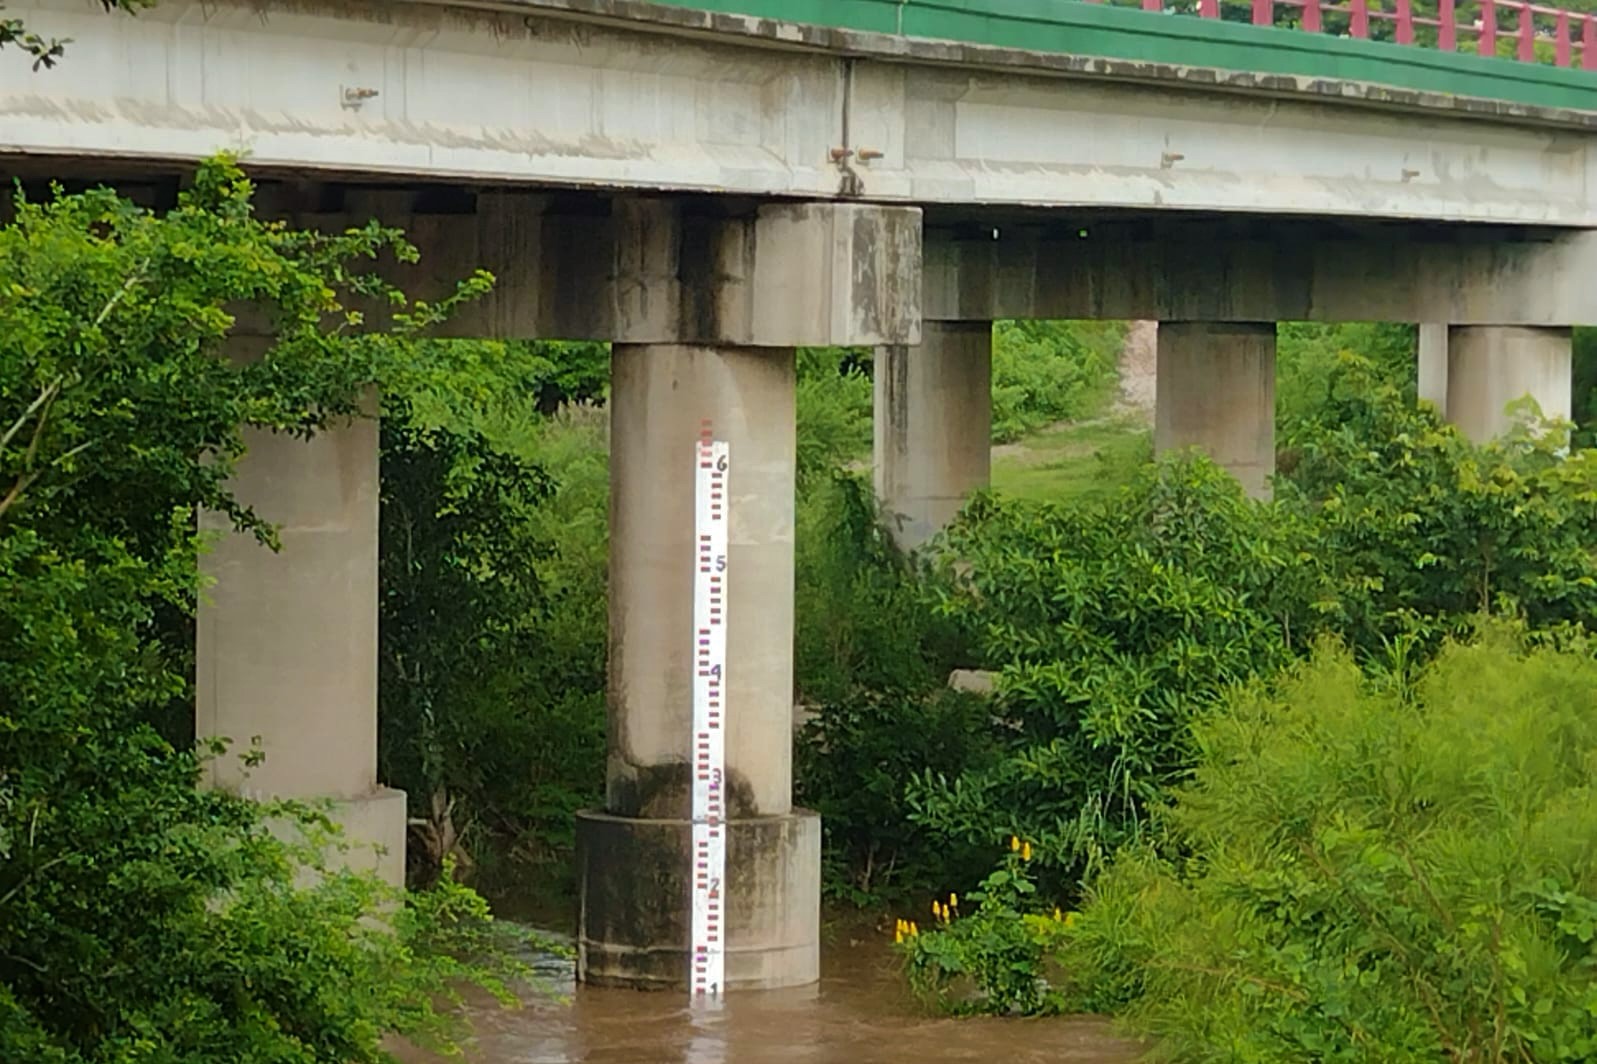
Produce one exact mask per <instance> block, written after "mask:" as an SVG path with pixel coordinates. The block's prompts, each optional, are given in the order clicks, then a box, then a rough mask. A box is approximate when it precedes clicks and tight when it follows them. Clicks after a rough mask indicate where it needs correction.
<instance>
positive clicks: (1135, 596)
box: [910, 456, 1322, 887]
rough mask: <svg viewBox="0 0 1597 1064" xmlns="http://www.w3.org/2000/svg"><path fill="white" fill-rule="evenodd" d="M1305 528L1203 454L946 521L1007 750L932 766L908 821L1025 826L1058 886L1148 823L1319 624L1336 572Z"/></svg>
mask: <svg viewBox="0 0 1597 1064" xmlns="http://www.w3.org/2000/svg"><path fill="white" fill-rule="evenodd" d="M1302 542H1303V537H1302V534H1301V530H1300V529H1299V527H1298V525H1297V523H1296V522H1295V521H1294V520H1292V515H1290V514H1288V513H1285V512H1284V511H1281V510H1278V509H1275V508H1272V507H1268V506H1260V505H1258V504H1256V503H1254V502H1252V501H1250V500H1248V499H1246V498H1245V497H1244V496H1243V495H1242V492H1241V489H1240V487H1239V486H1238V485H1237V483H1236V481H1235V480H1233V479H1232V478H1231V477H1230V476H1228V475H1227V474H1226V473H1225V472H1223V471H1222V470H1220V469H1218V468H1216V467H1215V466H1213V465H1212V464H1210V463H1208V462H1207V461H1206V460H1204V459H1201V458H1196V457H1193V458H1189V457H1187V456H1175V457H1172V458H1166V459H1164V460H1162V461H1160V462H1159V463H1157V464H1155V465H1154V466H1151V467H1149V469H1148V470H1147V471H1146V472H1145V473H1143V474H1142V475H1141V476H1140V477H1139V479H1138V480H1137V481H1136V483H1135V484H1134V485H1133V486H1132V487H1130V488H1128V489H1126V490H1125V491H1123V492H1122V493H1121V495H1120V497H1119V498H1116V499H1114V500H1113V501H1111V502H1108V503H1104V504H1099V505H1092V506H1082V507H1072V508H1066V507H1057V506H1047V505H1035V504H1018V503H1003V502H999V501H996V500H993V499H990V498H988V499H982V500H979V501H978V502H976V503H974V504H972V505H971V506H970V507H969V508H968V509H967V510H966V512H965V514H964V516H963V517H962V518H961V519H960V521H959V522H957V523H956V524H955V525H954V526H953V527H952V528H951V529H950V531H949V533H948V536H947V541H946V546H945V558H944V566H945V573H944V582H945V583H944V592H943V603H942V607H941V608H942V611H943V612H944V613H945V615H947V616H948V617H949V618H950V619H952V620H954V621H955V622H956V623H957V624H958V625H959V626H960V627H961V628H962V629H963V630H965V631H968V632H970V633H972V635H973V637H974V638H975V639H976V641H977V644H978V654H979V658H980V660H981V662H982V664H984V665H985V666H987V667H989V668H993V669H998V670H1000V673H999V678H998V697H997V699H996V701H995V702H994V705H993V715H994V717H993V723H992V724H991V725H989V729H988V737H989V738H988V740H987V741H991V742H994V743H996V744H998V745H1000V746H1001V747H1002V748H1003V750H1004V755H1003V756H1002V757H1001V758H999V759H998V760H996V761H995V762H994V763H993V764H992V765H991V766H990V767H988V768H985V769H981V770H977V771H967V772H964V773H962V774H959V775H957V776H949V775H944V774H939V773H936V772H928V773H926V774H924V775H923V776H922V777H921V779H920V780H919V782H918V784H917V785H916V786H915V787H914V788H913V790H912V792H911V796H910V797H911V806H912V810H913V812H912V815H913V817H914V819H915V820H916V821H917V822H918V823H920V824H921V825H923V826H925V827H927V828H930V829H933V830H935V831H936V832H937V833H939V834H941V835H943V836H945V837H948V838H951V839H957V840H960V841H961V842H965V843H968V844H972V845H980V846H991V845H992V844H994V843H996V842H998V841H999V840H1002V839H1003V838H1005V837H1007V836H1009V835H1011V834H1014V835H1020V836H1022V837H1024V838H1028V839H1031V840H1032V841H1033V842H1034V843H1036V844H1037V846H1038V854H1039V864H1040V866H1041V867H1042V870H1043V872H1044V874H1045V876H1047V877H1048V881H1049V882H1050V883H1051V885H1052V886H1055V887H1057V886H1059V885H1060V884H1063V883H1066V882H1070V881H1071V880H1072V877H1074V876H1075V875H1077V874H1079V873H1080V872H1081V871H1082V870H1083V869H1084V868H1085V867H1086V866H1087V865H1089V864H1090V863H1091V862H1093V861H1095V860H1097V859H1098V858H1100V857H1102V856H1106V855H1107V854H1109V853H1112V852H1113V850H1114V849H1115V848H1116V847H1117V846H1119V845H1120V844H1122V843H1124V842H1127V841H1131V840H1134V839H1137V838H1139V837H1141V836H1142V835H1143V833H1144V831H1145V829H1146V825H1147V822H1148V818H1149V815H1150V808H1151V806H1152V805H1154V804H1155V803H1157V802H1158V801H1159V799H1160V798H1161V796H1162V795H1163V793H1164V791H1165V788H1166V787H1167V786H1168V785H1169V784H1170V783H1172V782H1173V781H1175V780H1176V779H1178V778H1179V777H1180V776H1181V775H1182V774H1183V773H1184V772H1185V771H1186V769H1187V766H1188V764H1189V763H1190V758H1191V753H1192V750H1191V745H1190V734H1189V727H1190V725H1191V723H1192V721H1193V720H1195V719H1196V718H1197V717H1198V716H1199V715H1201V714H1202V713H1203V712H1204V711H1206V710H1207V709H1208V708H1209V707H1211V706H1213V705H1214V704H1216V703H1217V702H1218V701H1219V699H1220V698H1221V696H1222V694H1223V693H1224V691H1225V689H1226V687H1227V685H1229V684H1232V683H1235V682H1238V681H1241V680H1245V679H1247V678H1248V677H1250V676H1253V675H1254V674H1256V673H1258V672H1260V671H1268V670H1270V669H1273V668H1275V667H1276V666H1278V665H1280V664H1281V663H1283V662H1285V661H1287V660H1288V657H1289V654H1290V653H1291V651H1292V648H1293V646H1294V641H1301V640H1302V639H1303V638H1305V636H1306V635H1307V632H1306V631H1305V629H1306V628H1307V627H1308V625H1309V624H1310V622H1311V621H1312V619H1313V613H1312V611H1311V610H1310V609H1309V608H1307V605H1306V604H1308V603H1311V602H1313V601H1314V598H1315V597H1316V596H1317V595H1318V594H1319V593H1320V582H1321V579H1322V576H1321V573H1320V571H1319V568H1318V565H1317V563H1316V562H1315V560H1314V559H1313V558H1312V557H1310V556H1308V555H1307V554H1306V553H1305V552H1304V550H1303V548H1302V546H1301V544H1302Z"/></svg>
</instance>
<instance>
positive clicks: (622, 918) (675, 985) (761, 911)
mask: <svg viewBox="0 0 1597 1064" xmlns="http://www.w3.org/2000/svg"><path fill="white" fill-rule="evenodd" d="M692 843H693V831H692V824H691V823H690V822H689V821H688V820H678V819H672V820H651V819H644V818H641V817H621V816H611V815H610V814H608V813H600V812H586V813H579V814H578V815H577V885H578V893H579V896H580V898H581V901H580V903H579V908H578V913H577V958H578V959H577V965H578V967H577V978H578V979H579V980H581V981H582V982H584V983H591V984H595V985H598V986H624V987H633V988H637V989H645V990H685V989H686V988H687V985H688V950H689V945H688V943H689V931H690V924H691V921H692V915H691V912H690V909H689V905H688V877H689V874H690V872H691V871H692V862H691V852H692ZM726 878H727V882H726V883H725V884H724V890H723V896H724V897H725V898H726V924H725V928H726V980H727V986H726V988H725V989H728V990H770V989H776V988H778V987H789V986H804V985H806V984H809V983H813V982H815V980H816V979H818V978H820V965H821V947H820V938H819V936H818V935H817V933H816V931H817V928H818V926H819V921H820V906H821V818H820V817H819V816H817V815H816V814H815V813H812V812H810V811H808V810H805V809H795V810H793V811H792V812H790V813H787V814H784V815H781V816H764V817H752V818H749V819H745V820H732V821H728V822H727V853H726Z"/></svg>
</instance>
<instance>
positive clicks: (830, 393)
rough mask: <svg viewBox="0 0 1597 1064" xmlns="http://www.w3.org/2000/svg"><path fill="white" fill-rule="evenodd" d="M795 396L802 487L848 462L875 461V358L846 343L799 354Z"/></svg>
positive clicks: (803, 350)
mask: <svg viewBox="0 0 1597 1064" xmlns="http://www.w3.org/2000/svg"><path fill="white" fill-rule="evenodd" d="M797 373H798V383H797V386H796V387H797V392H796V396H795V400H796V405H797V417H798V440H797V447H798V482H799V486H800V490H801V491H803V490H804V489H806V488H808V487H809V486H810V485H812V484H815V483H816V482H819V481H825V480H827V479H828V478H830V477H831V475H832V474H833V473H835V472H837V471H838V470H840V469H841V468H842V467H843V466H844V465H846V464H847V463H849V462H854V461H861V460H863V461H866V462H868V461H869V460H870V455H871V407H872V403H873V399H872V385H871V376H870V359H869V356H868V355H866V354H863V353H861V352H856V351H852V350H849V349H847V348H842V347H803V348H800V349H799V352H798V367H797Z"/></svg>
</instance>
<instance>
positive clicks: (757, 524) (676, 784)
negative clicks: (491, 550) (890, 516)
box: [577, 344, 820, 988]
mask: <svg viewBox="0 0 1597 1064" xmlns="http://www.w3.org/2000/svg"><path fill="white" fill-rule="evenodd" d="M793 402H794V364H793V351H792V349H791V348H786V349H772V348H739V347H699V346H687V345H676V344H648V345H628V344H617V345H616V346H615V348H614V349H613V354H612V357H611V382H610V426H611V432H610V436H611V444H610V682H609V698H608V722H609V755H608V767H607V773H606V788H605V793H606V806H607V808H606V809H605V811H604V812H603V813H588V814H583V815H582V816H580V817H579V818H578V822H577V841H578V876H579V888H580V892H581V897H580V901H579V919H578V923H579V927H578V968H577V971H578V975H579V977H580V978H581V979H583V980H584V981H587V982H591V983H601V984H611V985H625V986H641V987H662V988H664V987H681V986H685V985H686V982H687V975H688V946H689V944H688V926H689V922H688V891H687V875H688V870H689V838H690V827H689V817H690V816H691V812H692V799H691V790H690V788H691V780H690V773H689V762H688V755H689V746H690V742H691V735H692V677H691V665H692V651H693V564H692V562H693V555H694V539H693V537H694V528H693V503H694V498H693V491H694V447H695V445H696V443H697V441H698V438H699V432H700V427H701V425H702V423H703V422H704V421H705V420H706V419H708V420H709V421H711V422H712V423H713V425H714V431H715V435H716V437H717V438H718V439H722V440H726V441H727V442H728V443H729V445H730V448H731V472H730V484H729V487H730V495H731V497H730V500H729V501H730V504H731V506H730V509H731V526H730V530H729V531H730V544H729V547H730V551H729V554H730V556H729V558H728V586H727V624H728V633H727V666H726V668H727V675H726V728H727V734H726V768H727V772H726V778H727V804H728V811H729V813H730V816H731V822H730V824H729V825H728V855H727V861H728V865H727V878H728V898H727V904H728V914H727V920H728V923H727V949H728V957H727V982H728V985H729V986H730V987H732V988H738V987H744V988H748V987H777V986H797V985H802V984H805V983H810V982H813V981H814V980H815V979H816V978H818V976H819V906H820V820H819V818H818V817H816V816H815V815H814V814H813V813H807V812H804V811H795V810H794V809H793V808H792V775H793V774H792V734H793V732H792V713H793V507H794V497H793V491H794V480H793V478H794V461H795V451H794V420H793V419H794V409H793Z"/></svg>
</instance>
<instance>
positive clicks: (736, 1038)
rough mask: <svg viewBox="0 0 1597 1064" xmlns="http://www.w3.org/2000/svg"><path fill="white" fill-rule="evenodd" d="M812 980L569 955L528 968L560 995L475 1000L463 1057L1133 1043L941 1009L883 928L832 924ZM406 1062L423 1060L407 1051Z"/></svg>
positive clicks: (1029, 1062)
mask: <svg viewBox="0 0 1597 1064" xmlns="http://www.w3.org/2000/svg"><path fill="white" fill-rule="evenodd" d="M828 937H829V939H830V941H829V942H828V943H827V945H826V946H825V947H824V949H823V953H822V964H821V971H822V975H821V982H820V984H819V986H816V987H812V988H809V989H806V990H797V991H765V992H750V993H743V994H734V995H731V996H730V997H728V998H727V1000H726V1001H725V1002H724V1003H723V1004H722V1005H721V1006H720V1007H719V1008H711V1009H690V1008H689V1007H688V1005H687V999H686V995H685V994H683V995H678V994H662V993H646V992H640V991H626V990H599V989H594V988H589V987H578V986H576V985H574V981H573V976H572V970H571V966H570V964H569V962H557V961H553V960H544V961H541V962H539V964H538V968H539V969H540V971H541V972H542V974H543V975H544V976H545V977H546V978H547V979H548V981H549V983H550V984H551V987H552V989H554V990H555V991H556V992H557V993H559V994H560V995H562V996H563V997H564V998H565V1000H563V1001H556V1000H550V999H542V1000H531V1001H529V1002H528V1003H527V1004H526V1005H524V1006H523V1007H522V1008H520V1009H514V1010H501V1009H499V1008H497V1007H495V1006H493V1005H491V1004H485V1005H481V1006H478V1005H474V1006H473V1007H472V1009H471V1019H472V1024H473V1027H474V1030H475V1035H474V1038H473V1042H472V1044H471V1045H470V1046H469V1047H468V1048H467V1052H466V1060H468V1061H471V1062H473V1064H575V1062H578V1061H581V1062H589V1064H656V1062H658V1064H966V1062H970V1064H978V1062H979V1064H1042V1062H1045V1061H1046V1062H1049V1064H1130V1062H1132V1061H1135V1060H1137V1059H1138V1057H1139V1052H1138V1050H1137V1047H1136V1046H1134V1045H1132V1044H1131V1043H1128V1042H1126V1041H1124V1040H1122V1039H1120V1038H1117V1037H1116V1036H1115V1035H1114V1033H1113V1032H1112V1031H1111V1030H1110V1028H1109V1025H1108V1023H1107V1022H1106V1021H1104V1020H1101V1019H1098V1018H1096V1017H1062V1018H1050V1019H1036V1020H1023V1019H969V1020H950V1019H937V1018H931V1017H928V1016H926V1015H925V1014H924V1013H921V1012H919V1011H918V1010H917V1009H916V1008H915V1004H914V1002H913V1000H912V999H910V998H909V996H908V993H907V991H906V990H905V988H904V985H903V981H902V979H901V978H900V976H899V974H898V972H897V970H896V965H895V963H894V959H893V956H892V954H891V951H890V950H888V949H887V948H886V942H885V939H884V938H882V937H880V936H878V935H875V934H874V933H872V932H869V931H863V932H858V931H857V932H853V933H849V932H839V931H837V930H835V929H834V930H832V931H831V932H830V934H829V936H828ZM407 1064H430V1061H429V1058H426V1057H421V1056H411V1057H409V1058H407Z"/></svg>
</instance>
